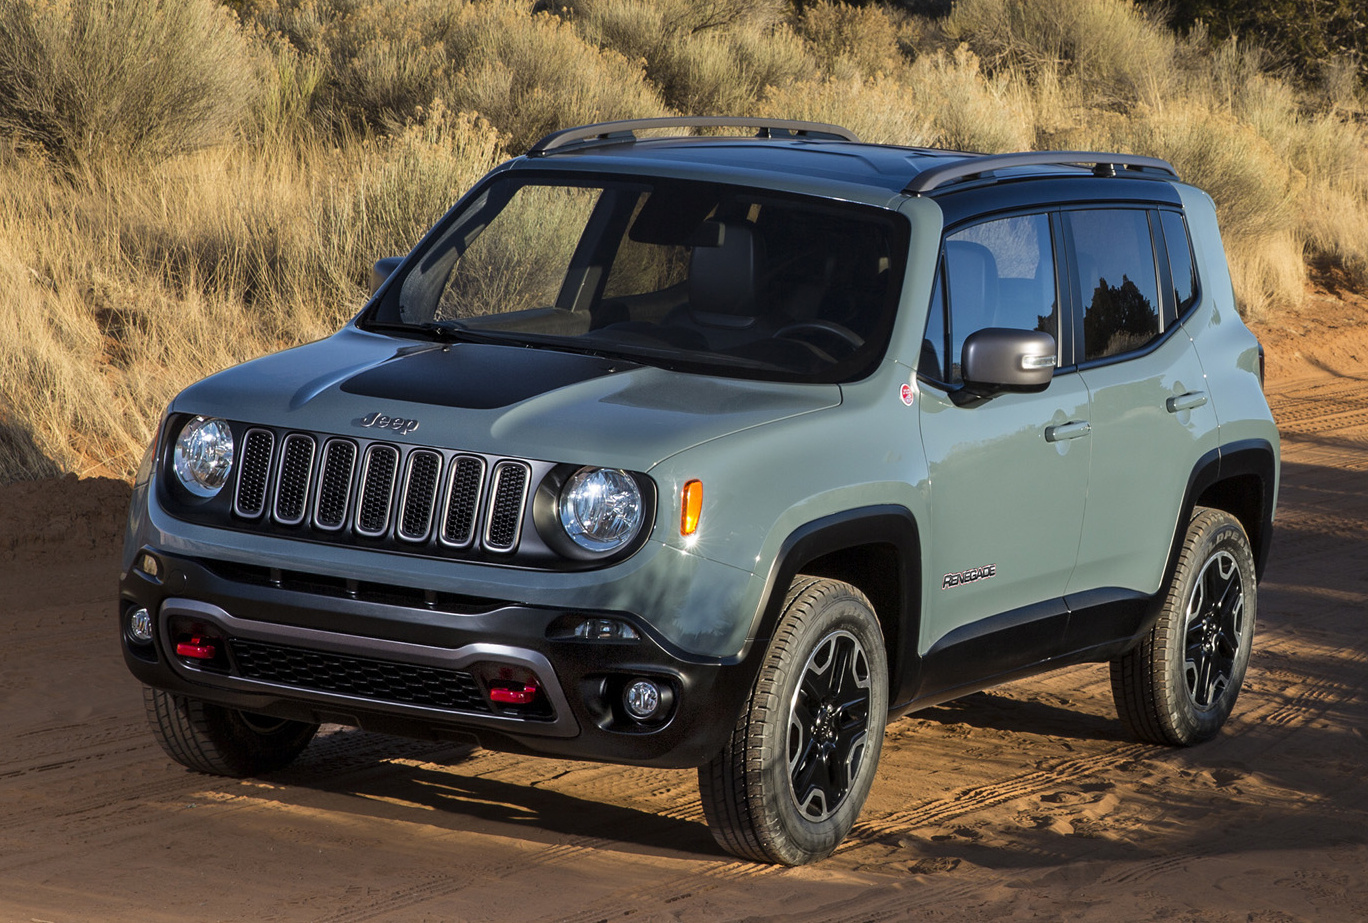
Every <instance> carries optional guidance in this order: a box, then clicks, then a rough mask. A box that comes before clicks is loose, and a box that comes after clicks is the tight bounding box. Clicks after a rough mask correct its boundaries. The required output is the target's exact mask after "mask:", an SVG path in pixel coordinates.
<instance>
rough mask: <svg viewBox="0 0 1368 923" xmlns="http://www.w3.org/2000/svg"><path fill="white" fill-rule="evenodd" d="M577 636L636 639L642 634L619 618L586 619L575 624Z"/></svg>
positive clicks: (622, 639) (584, 637)
mask: <svg viewBox="0 0 1368 923" xmlns="http://www.w3.org/2000/svg"><path fill="white" fill-rule="evenodd" d="M575 637H576V638H582V639H584V640H585V641H635V640H637V639H638V638H639V637H640V635H638V634H637V633H636V629H635V628H633V627H632V626H631V625H628V624H627V623H626V622H619V621H618V620H617V619H585V620H584V621H583V622H580V623H579V624H578V625H576V626H575Z"/></svg>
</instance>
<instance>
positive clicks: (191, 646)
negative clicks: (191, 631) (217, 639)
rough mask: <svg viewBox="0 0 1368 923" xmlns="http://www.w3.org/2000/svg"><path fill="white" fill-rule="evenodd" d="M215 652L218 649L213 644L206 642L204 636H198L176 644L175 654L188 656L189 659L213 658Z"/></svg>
mask: <svg viewBox="0 0 1368 923" xmlns="http://www.w3.org/2000/svg"><path fill="white" fill-rule="evenodd" d="M217 653H218V649H217V648H215V647H214V645H212V644H209V643H207V642H206V641H205V639H204V638H201V637H198V636H196V637H193V638H191V639H190V640H189V641H182V642H180V643H179V644H177V645H176V655H177V656H179V657H189V658H190V659H191V660H213V659H214V657H215V655H217Z"/></svg>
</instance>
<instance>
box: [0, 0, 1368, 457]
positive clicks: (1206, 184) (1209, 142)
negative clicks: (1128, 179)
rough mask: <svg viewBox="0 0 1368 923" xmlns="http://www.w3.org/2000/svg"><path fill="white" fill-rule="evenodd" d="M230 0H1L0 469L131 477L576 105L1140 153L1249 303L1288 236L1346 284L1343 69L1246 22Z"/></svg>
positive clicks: (330, 323)
mask: <svg viewBox="0 0 1368 923" xmlns="http://www.w3.org/2000/svg"><path fill="white" fill-rule="evenodd" d="M229 5H230V6H231V7H232V8H233V9H234V10H235V11H237V13H238V18H237V21H234V20H233V18H232V17H231V16H230V15H228V14H227V13H226V12H225V11H224V9H223V8H222V7H219V6H217V5H216V4H214V3H213V2H212V0H179V2H176V3H171V2H169V0H10V2H8V3H0V481H5V480H12V479H16V478H27V477H37V476H42V475H46V474H53V473H57V472H62V471H76V472H78V473H112V474H115V475H120V476H128V475H130V474H131V473H132V472H133V470H134V469H135V467H136V465H137V462H138V459H139V457H140V455H141V454H142V451H143V447H144V445H145V443H146V441H147V439H148V437H149V435H150V433H151V432H152V429H153V428H154V426H155V424H156V421H157V418H158V415H159V414H160V413H161V411H162V408H163V407H164V406H165V404H166V402H167V401H168V400H169V399H170V397H171V396H172V395H173V394H174V393H175V392H176V391H177V390H178V389H180V388H181V387H183V386H184V385H186V384H188V383H189V382H190V381H192V380H194V379H196V378H198V377H200V376H202V375H204V374H206V373H208V372H211V371H214V370H216V369H218V368H222V367H224V366H226V365H229V364H232V363H235V362H238V361H241V360H243V359H246V358H249V357H251V356H255V355H259V354H261V353H263V352H266V351H269V350H273V349H277V348H280V347H283V346H288V345H292V344H295V343H299V342H302V341H305V340H308V339H312V338H315V337H319V336H323V335H325V334H326V333H328V332H329V331H331V330H333V329H335V328H336V327H337V326H338V325H339V324H340V323H341V322H342V321H343V320H345V319H346V318H347V317H349V316H350V315H351V314H352V313H353V312H354V311H355V310H356V309H357V308H359V306H360V305H361V304H362V302H363V300H364V288H363V286H364V283H365V280H366V278H367V276H368V272H369V266H370V264H371V262H372V261H373V260H375V259H376V258H378V257H381V256H388V255H394V254H400V253H403V252H405V251H406V250H407V249H408V248H409V247H410V246H411V245H412V243H413V242H414V241H416V239H417V238H418V236H419V235H420V234H421V233H422V232H423V231H424V230H425V229H426V228H427V227H428V226H429V225H430V224H431V222H432V221H433V220H435V219H436V217H437V216H438V215H440V214H441V212H442V211H443V210H445V209H446V208H447V207H448V206H449V205H450V204H451V203H452V202H453V201H454V200H455V199H456V198H457V197H458V196H459V195H460V194H461V193H462V192H464V191H465V189H467V188H468V187H469V185H470V184H471V183H472V182H473V181H474V180H475V179H476V178H477V177H478V176H479V175H481V174H482V173H483V172H484V171H485V170H486V169H488V168H489V167H490V166H492V165H493V164H494V163H496V162H497V161H498V160H499V159H500V158H501V157H502V156H504V155H505V154H506V153H510V152H512V153H516V152H518V151H520V150H522V149H523V148H525V146H526V145H527V144H528V143H530V142H531V141H532V140H533V139H535V138H536V137H537V136H538V135H540V134H541V133H543V132H546V131H549V130H552V129H555V128H559V127H563V126H565V125H569V124H575V123H582V122H588V121H594V120H601V119H611V118H621V117H628V116H634V115H658V114H664V113H667V112H670V111H675V112H688V113H691V114H692V113H713V114H747V113H755V114H766V115H774V116H786V117H799V118H810V119H816V120H820V121H829V122H836V123H838V124H844V125H846V126H848V127H850V128H852V129H853V130H855V131H856V132H857V133H858V134H859V135H860V136H861V137H863V138H866V139H868V140H871V141H879V142H890V143H901V144H914V145H922V144H933V145H940V146H946V147H956V148H962V149H972V150H989V151H991V150H1006V149H1018V148H1019V149H1027V148H1042V147H1061V148H1062V147H1098V148H1112V149H1120V150H1126V151H1134V152H1137V153H1146V154H1155V155H1158V156H1162V157H1166V158H1168V159H1170V160H1171V161H1173V162H1174V163H1175V164H1176V165H1177V167H1178V168H1179V170H1180V172H1181V173H1182V174H1183V175H1184V176H1185V177H1186V178H1188V179H1190V180H1191V181H1193V182H1194V183H1196V184H1197V185H1199V186H1202V187H1203V188H1205V189H1207V190H1208V191H1209V192H1210V193H1211V194H1212V196H1213V197H1214V198H1215V200H1216V202H1217V207H1218V210H1219V212H1220V215H1221V219H1222V227H1223V231H1224V234H1225V237H1226V246H1227V250H1228V252H1229V255H1230V260H1231V270H1232V276H1233V278H1234V281H1235V287H1236V292H1237V296H1238V299H1239V302H1240V305H1241V309H1242V310H1243V311H1244V312H1245V313H1246V314H1247V315H1250V316H1259V315H1261V314H1266V313H1269V312H1276V311H1277V310H1279V309H1280V307H1281V306H1284V305H1288V304H1293V303H1295V302H1297V301H1298V300H1299V299H1300V298H1301V297H1302V293H1303V291H1304V285H1305V275H1306V269H1305V266H1306V260H1308V259H1311V260H1316V261H1317V262H1320V263H1325V264H1329V265H1331V266H1335V267H1338V269H1339V270H1342V274H1343V277H1344V278H1347V279H1349V280H1350V281H1351V282H1354V283H1356V284H1359V285H1368V138H1365V128H1364V127H1363V126H1364V123H1363V121H1362V114H1363V112H1364V111H1365V109H1368V106H1365V100H1364V98H1363V95H1362V93H1361V91H1360V90H1358V89H1357V88H1356V87H1355V86H1354V84H1353V83H1352V82H1351V81H1350V80H1348V79H1347V78H1346V77H1345V75H1346V74H1349V73H1352V68H1351V67H1348V66H1335V64H1334V62H1330V64H1329V65H1328V66H1327V67H1326V70H1325V73H1326V78H1325V84H1324V87H1323V88H1322V89H1320V90H1319V91H1318V92H1316V93H1315V94H1313V95H1308V94H1299V93H1298V92H1296V91H1294V90H1293V89H1292V87H1291V86H1289V85H1288V84H1287V83H1286V82H1285V81H1284V80H1282V79H1281V78H1280V77H1279V76H1278V75H1277V74H1276V73H1274V72H1272V71H1271V70H1270V68H1269V62H1268V61H1267V60H1266V58H1265V57H1264V56H1263V55H1262V54H1261V53H1259V52H1258V50H1257V49H1254V48H1250V47H1244V46H1237V45H1233V44H1231V45H1226V46H1224V47H1222V48H1220V49H1218V50H1217V51H1216V52H1212V51H1210V50H1209V46H1208V43H1207V42H1206V40H1205V36H1204V35H1202V34H1200V32H1199V33H1198V34H1195V35H1193V36H1190V37H1188V38H1178V37H1175V36H1174V35H1172V34H1170V33H1168V32H1166V31H1165V30H1163V29H1162V28H1160V27H1159V26H1157V25H1156V24H1155V22H1154V21H1153V20H1152V19H1150V18H1149V17H1147V16H1146V15H1143V14H1142V13H1140V12H1137V10H1136V8H1135V7H1133V6H1132V5H1130V4H1129V3H1127V2H1124V0H961V2H959V3H957V4H956V5H955V7H954V11H953V13H952V14H951V15H950V16H949V17H947V18H946V19H943V20H937V21H932V20H929V19H925V18H921V17H917V16H913V15H911V14H908V13H906V12H902V11H900V10H898V9H895V8H893V7H890V6H880V5H878V4H873V5H865V6H861V7H851V6H846V5H844V4H842V3H839V2H833V0H817V2H810V3H805V4H802V5H801V9H799V8H795V7H793V6H790V5H789V4H788V3H786V2H784V0H764V2H747V0H653V2H638V0H569V2H566V3H556V4H541V5H539V6H537V5H534V3H533V2H532V0H232V2H231V3H230V4H229ZM543 7H545V8H546V9H547V10H548V11H547V12H538V10H539V9H542V8H543ZM93 48H98V49H100V50H101V53H100V54H95V53H93V52H92V50H91V49H93ZM109 49H114V51H113V53H110V51H109ZM134 65H138V66H134Z"/></svg>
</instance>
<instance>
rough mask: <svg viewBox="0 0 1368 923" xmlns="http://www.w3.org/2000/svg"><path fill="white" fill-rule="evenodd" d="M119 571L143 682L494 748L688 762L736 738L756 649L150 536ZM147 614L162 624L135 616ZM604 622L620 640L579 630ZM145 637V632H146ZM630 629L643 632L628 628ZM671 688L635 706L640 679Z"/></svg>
mask: <svg viewBox="0 0 1368 923" xmlns="http://www.w3.org/2000/svg"><path fill="white" fill-rule="evenodd" d="M134 560H135V566H134V567H132V568H131V569H130V570H129V572H128V573H126V574H124V575H123V577H122V579H121V581H120V625H121V636H122V640H123V650H124V659H125V661H126V662H127V663H128V666H129V669H130V670H132V672H133V674H134V675H135V676H137V677H138V679H139V680H141V681H142V682H144V683H146V684H147V685H149V686H153V687H156V688H160V689H164V690H166V691H168V692H172V693H175V694H178V695H185V696H189V697H193V698H197V699H202V700H204V701H209V702H214V703H217V704H219V705H224V706H227V707H230V708H237V709H241V710H243V711H248V712H253V713H258V714H264V715H270V716H273V717H277V718H289V719H294V720H302V721H311V722H319V723H338V724H347V725H353V726H356V727H362V728H365V729H368V730H374V731H379V732H382V733H388V734H396V735H400V736H406V737H418V738H433V739H469V738H472V737H473V738H475V739H476V740H478V742H479V743H480V744H481V745H483V746H485V747H488V748H490V749H495V750H508V751H513V752H519V753H531V754H541V755H547V756H561V757H570V758H574V759H586V760H598V761H603V762H614V763H630V764H639V765H651V766H666V767H687V766H697V765H700V764H702V763H705V762H707V761H708V760H709V759H711V758H712V757H713V755H714V754H716V753H717V752H718V751H719V750H720V749H721V747H722V745H723V744H724V743H725V741H726V739H727V736H728V734H729V733H730V732H731V729H732V726H733V724H734V718H735V716H736V715H737V714H738V713H739V710H740V708H741V706H742V703H743V701H744V699H745V697H746V695H747V694H748V693H749V691H750V688H751V686H752V684H753V682H754V678H755V671H756V667H755V664H756V663H757V662H758V660H759V657H760V655H759V654H757V653H755V651H756V650H757V649H760V648H762V646H760V645H756V646H753V647H752V653H751V656H749V657H747V658H746V659H744V660H742V661H740V662H737V663H722V662H718V661H716V660H706V659H701V658H691V657H689V656H687V655H686V654H684V653H682V652H680V651H677V650H674V649H673V648H672V647H671V646H670V645H669V644H668V642H666V641H665V640H664V639H662V638H660V637H659V636H657V635H656V634H655V633H654V632H653V631H652V630H651V628H650V626H649V625H648V624H647V623H646V622H645V621H644V620H643V619H641V618H639V617H637V616H636V615H635V614H632V613H623V612H598V611H583V610H577V609H555V608H547V607H538V606H526V605H520V604H516V603H511V602H507V601H499V600H488V599H483V600H476V599H468V598H462V597H453V596H439V595H438V594H434V593H424V592H423V591H418V590H410V589H405V588H402V587H377V586H374V585H368V586H363V585H359V584H356V583H355V582H354V581H346V580H336V579H332V578H325V577H318V576H314V575H305V574H291V573H283V572H281V571H278V570H274V569H271V568H267V567H261V568H251V567H243V566H241V565H229V564H221V563H218V562H211V561H201V560H195V559H190V558H184V557H179V556H175V555H169V554H166V553H163V552H161V551H157V550H155V549H146V550H145V551H144V552H143V553H140V554H139V555H137V556H135V559H134ZM139 609H145V610H146V611H147V612H148V613H149V614H150V616H151V619H150V626H151V632H150V634H151V637H150V638H144V639H140V638H138V637H137V633H135V632H134V631H132V630H131V628H130V621H131V619H130V616H131V615H132V613H134V612H136V611H137V610H139ZM599 620H607V621H608V622H610V623H612V624H615V625H627V626H630V631H626V632H621V631H620V632H618V634H625V635H627V636H628V637H626V638H608V639H603V638H601V637H585V636H583V635H585V634H586V632H583V631H581V632H580V635H577V634H576V630H575V629H576V627H577V626H581V625H584V624H585V623H586V622H589V621H592V622H593V623H594V624H595V625H599V624H600V621H599ZM146 634H147V632H146V631H144V635H146ZM632 635H635V637H631V636H632ZM640 680H645V681H647V682H649V683H651V684H654V686H655V687H656V688H657V689H658V690H659V692H660V699H661V704H660V706H659V711H658V712H657V713H655V714H653V715H651V716H650V717H648V718H644V719H643V718H638V717H634V716H633V715H632V714H631V712H630V709H629V708H628V707H627V705H626V703H625V702H624V695H625V692H626V689H627V688H628V686H629V685H631V684H633V683H635V682H637V681H640Z"/></svg>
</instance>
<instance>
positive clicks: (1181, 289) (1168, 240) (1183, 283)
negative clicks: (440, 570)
mask: <svg viewBox="0 0 1368 923" xmlns="http://www.w3.org/2000/svg"><path fill="white" fill-rule="evenodd" d="M1159 221H1160V224H1161V225H1162V226H1163V229H1164V245H1165V248H1166V249H1167V250H1168V258H1169V270H1170V273H1171V275H1172V277H1173V303H1174V305H1176V306H1177V309H1178V314H1177V316H1178V317H1182V316H1183V315H1184V314H1186V313H1187V311H1188V308H1190V307H1192V306H1193V305H1194V304H1196V302H1197V267H1196V265H1195V264H1194V263H1193V261H1192V241H1191V240H1190V239H1189V238H1188V230H1187V223H1186V222H1184V221H1183V216H1182V215H1180V214H1178V213H1177V212H1160V213H1159ZM1167 320H1169V322H1173V321H1174V320H1176V318H1167Z"/></svg>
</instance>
